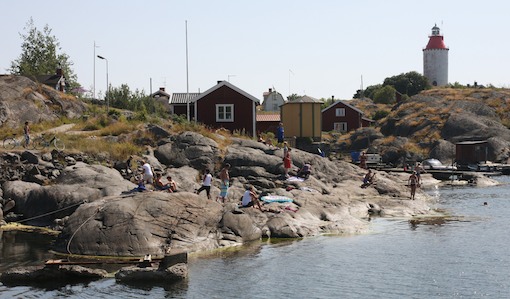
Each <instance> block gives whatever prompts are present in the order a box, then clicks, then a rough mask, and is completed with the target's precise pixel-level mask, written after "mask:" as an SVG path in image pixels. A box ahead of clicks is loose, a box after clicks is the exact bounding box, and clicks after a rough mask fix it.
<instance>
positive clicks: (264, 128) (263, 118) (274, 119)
mask: <svg viewBox="0 0 510 299" xmlns="http://www.w3.org/2000/svg"><path fill="white" fill-rule="evenodd" d="M279 123H280V114H275V113H272V114H269V113H267V114H266V113H264V114H257V134H260V133H264V132H273V133H276V129H277V128H278V124H279Z"/></svg>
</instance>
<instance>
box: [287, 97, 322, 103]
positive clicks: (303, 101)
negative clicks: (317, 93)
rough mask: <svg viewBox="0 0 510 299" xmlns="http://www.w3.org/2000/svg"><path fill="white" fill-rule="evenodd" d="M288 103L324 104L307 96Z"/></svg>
mask: <svg viewBox="0 0 510 299" xmlns="http://www.w3.org/2000/svg"><path fill="white" fill-rule="evenodd" d="M287 103H322V102H321V101H320V100H318V99H316V98H313V97H311V96H306V95H305V96H302V97H300V98H297V99H295V100H294V101H288V102H287Z"/></svg>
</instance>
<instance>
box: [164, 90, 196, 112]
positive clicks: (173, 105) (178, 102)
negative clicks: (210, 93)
mask: <svg viewBox="0 0 510 299" xmlns="http://www.w3.org/2000/svg"><path fill="white" fill-rule="evenodd" d="M199 95H200V93H198V92H190V93H186V92H174V93H173V94H172V98H171V99H170V113H172V114H177V115H184V116H187V115H188V103H189V110H190V111H189V113H190V117H191V118H193V115H195V102H194V101H193V99H194V98H196V97H198V96H199Z"/></svg>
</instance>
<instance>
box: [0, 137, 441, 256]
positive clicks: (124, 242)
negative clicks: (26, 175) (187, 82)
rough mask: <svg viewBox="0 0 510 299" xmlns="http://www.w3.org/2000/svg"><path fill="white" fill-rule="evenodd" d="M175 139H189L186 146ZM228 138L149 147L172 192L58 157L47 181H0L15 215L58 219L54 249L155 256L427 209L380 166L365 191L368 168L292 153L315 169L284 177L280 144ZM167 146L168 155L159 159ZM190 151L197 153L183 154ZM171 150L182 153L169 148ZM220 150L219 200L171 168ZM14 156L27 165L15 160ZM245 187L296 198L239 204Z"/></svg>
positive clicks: (358, 228) (359, 224) (333, 229)
mask: <svg viewBox="0 0 510 299" xmlns="http://www.w3.org/2000/svg"><path fill="white" fill-rule="evenodd" d="M177 140H185V142H187V143H186V146H187V148H184V147H183V146H182V145H181V144H180V143H179V142H180V141H177ZM229 143H230V144H229V146H228V147H227V148H226V149H225V152H224V153H221V154H220V153H219V148H217V147H216V146H217V144H216V143H214V142H213V141H212V139H208V138H205V137H200V136H198V135H197V134H196V133H189V132H188V133H183V134H180V135H178V136H177V137H172V138H170V139H169V140H167V141H165V142H161V143H160V144H161V145H160V146H159V147H157V148H155V149H154V151H152V149H148V150H147V152H146V154H145V155H144V158H146V159H147V160H148V161H149V162H150V163H151V164H152V165H155V168H160V169H159V170H158V171H161V172H162V173H163V174H164V175H165V176H166V175H171V176H172V177H173V179H174V180H176V181H177V183H178V190H179V192H177V193H168V192H157V191H151V192H135V193H133V192H132V191H133V188H134V187H135V185H134V184H133V183H131V182H129V181H127V180H125V179H124V178H123V177H122V175H121V174H120V173H119V172H118V170H115V169H111V168H108V167H105V166H101V165H95V164H94V165H90V164H87V163H85V162H81V161H76V160H77V159H66V158H65V157H60V158H59V159H58V160H59V161H65V163H67V166H64V165H61V166H60V168H59V170H58V176H57V177H56V178H54V179H51V180H50V183H49V184H48V185H41V184H38V183H28V182H23V181H20V180H16V181H8V182H5V183H4V184H3V193H4V197H5V198H7V197H9V198H12V199H13V200H14V201H15V202H16V209H17V211H16V212H17V213H20V215H22V218H21V219H25V220H26V219H27V218H30V223H31V224H37V225H50V224H51V225H53V226H54V225H55V224H58V228H59V229H61V230H62V232H61V234H60V235H59V237H58V238H57V240H56V242H55V248H54V249H55V250H57V251H60V252H65V253H72V254H83V255H108V256H143V255H146V254H151V255H153V256H155V257H156V256H163V255H165V254H166V253H167V252H169V251H172V250H176V249H179V250H183V251H189V252H194V251H201V250H208V249H214V248H218V247H222V246H232V245H238V244H241V243H244V242H249V241H252V240H257V239H260V238H262V237H271V238H275V237H286V238H295V237H307V236H315V235H318V234H321V233H335V234H342V233H359V232H363V231H365V230H366V229H367V228H368V221H367V219H368V218H369V217H373V216H376V215H377V216H380V215H385V216H387V217H391V216H410V215H419V214H428V213H433V212H432V211H430V209H429V208H428V206H427V196H426V195H424V194H418V196H417V197H418V199H420V200H416V201H410V200H403V199H406V198H407V196H408V190H407V189H406V188H405V186H404V185H405V180H406V179H407V177H398V176H394V175H391V174H387V173H384V172H378V173H377V177H376V184H374V185H373V186H372V187H369V188H366V189H362V188H360V184H361V178H362V177H363V176H364V174H365V170H362V169H360V168H359V167H357V166H355V165H353V164H350V163H346V162H343V161H336V160H334V161H332V160H329V159H327V158H323V157H320V156H319V155H316V154H310V153H307V152H304V151H301V150H298V149H293V150H292V152H291V155H292V161H293V168H292V169H291V174H294V173H295V171H296V170H297V168H299V167H301V166H303V165H304V164H305V163H310V164H311V165H312V174H311V176H310V177H309V178H308V179H307V180H304V181H289V180H286V179H285V177H284V176H283V165H282V155H283V150H282V149H280V148H275V147H269V146H267V145H264V144H262V143H260V142H255V141H252V140H247V139H241V138H233V139H232V140H230V141H229ZM167 147H171V148H172V151H170V152H168V153H167V154H165V155H163V153H164V152H165V151H166V150H167ZM189 148H194V150H195V152H193V151H192V153H188V151H187V149H189ZM174 149H175V151H176V152H180V154H179V155H177V154H175V153H173V151H174ZM185 149H186V150H185ZM221 156H223V159H222V160H221V162H222V163H230V164H231V165H232V168H231V171H230V174H231V187H230V188H229V195H228V200H227V202H226V203H225V204H220V203H217V202H215V201H211V200H207V199H206V197H205V195H204V194H202V195H196V194H195V193H194V191H195V190H196V189H197V188H198V187H200V185H201V178H200V175H199V170H198V169H197V168H195V167H191V166H189V165H184V166H181V167H176V166H175V165H178V164H179V163H177V162H175V161H177V158H179V157H181V158H182V159H184V160H182V161H183V162H182V163H184V162H186V161H187V162H186V163H190V164H192V165H195V166H196V167H203V166H204V165H205V164H202V162H199V161H206V162H205V163H206V164H207V165H209V164H208V163H213V161H216V162H214V163H213V164H212V165H211V166H210V167H211V169H213V168H212V167H213V165H215V164H216V163H217V162H218V161H220V158H219V157H221ZM157 157H159V158H157ZM35 158H38V159H37V161H38V163H39V164H30V163H28V162H23V163H25V164H26V165H36V166H38V167H39V166H40V167H41V170H44V169H45V168H44V167H52V166H51V165H54V163H56V160H54V159H52V157H45V158H44V159H41V158H39V157H32V158H31V160H32V161H33V162H35V161H36V159H35ZM160 159H161V160H163V161H166V162H165V163H163V162H162V161H160ZM165 159H168V160H165ZM179 159H180V158H179ZM12 160H13V161H16V162H13V163H21V164H23V163H22V162H20V160H19V159H18V157H17V156H13V159H12ZM45 160H46V161H45ZM68 160H69V161H68ZM27 161H28V159H27ZM160 162H161V163H160ZM45 163H46V164H47V165H46V164H45ZM222 163H221V164H222ZM25 164H24V165H25ZM219 164H220V163H218V165H219ZM168 165H172V166H173V167H172V166H170V167H169V166H168ZM216 170H218V168H216ZM248 185H253V186H255V187H256V188H257V190H258V192H259V193H260V194H261V195H263V194H271V195H281V196H285V197H288V198H290V199H292V202H283V203H270V204H265V205H264V206H263V211H260V210H259V209H257V208H239V207H238V203H239V200H240V197H241V196H242V194H243V193H244V191H245V190H246V186H248ZM218 186H219V181H218V179H217V178H216V174H215V175H214V180H213V186H212V188H211V189H212V197H213V198H215V197H216V196H217V195H218V193H219V189H218ZM374 211H375V212H374Z"/></svg>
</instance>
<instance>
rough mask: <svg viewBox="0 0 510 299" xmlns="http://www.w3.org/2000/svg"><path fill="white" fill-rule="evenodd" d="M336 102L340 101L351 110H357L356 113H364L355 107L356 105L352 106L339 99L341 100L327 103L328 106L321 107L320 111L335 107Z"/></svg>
mask: <svg viewBox="0 0 510 299" xmlns="http://www.w3.org/2000/svg"><path fill="white" fill-rule="evenodd" d="M338 103H342V104H344V105H345V106H347V107H349V108H350V109H352V110H354V111H356V112H358V113H360V114H362V115H363V114H365V113H364V112H363V111H361V110H359V109H358V108H356V107H354V106H352V105H349V104H347V103H346V102H345V101H341V100H338V101H335V102H334V103H333V104H331V105H329V106H328V107H326V108H324V109H322V111H321V112H322V113H324V111H326V110H328V109H330V108H333V107H335V106H336V105H337V104H338Z"/></svg>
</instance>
